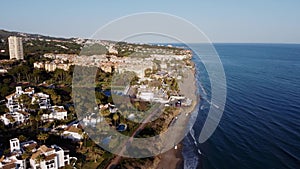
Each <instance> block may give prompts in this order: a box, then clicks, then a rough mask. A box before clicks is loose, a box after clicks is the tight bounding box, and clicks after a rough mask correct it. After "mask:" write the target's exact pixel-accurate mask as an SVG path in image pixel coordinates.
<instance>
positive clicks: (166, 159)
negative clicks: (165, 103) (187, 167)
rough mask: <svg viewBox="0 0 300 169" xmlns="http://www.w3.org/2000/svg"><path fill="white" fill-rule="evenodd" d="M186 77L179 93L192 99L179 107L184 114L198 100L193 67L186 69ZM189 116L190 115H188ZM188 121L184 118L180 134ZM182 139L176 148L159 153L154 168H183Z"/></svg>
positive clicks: (193, 108) (188, 112)
mask: <svg viewBox="0 0 300 169" xmlns="http://www.w3.org/2000/svg"><path fill="white" fill-rule="evenodd" d="M187 71H188V73H187V76H188V77H187V79H186V80H185V81H184V82H180V83H179V86H180V91H181V93H184V94H185V95H186V96H187V97H188V98H190V99H192V100H193V102H192V105H191V106H189V107H184V108H181V110H180V113H184V114H189V115H190V114H191V113H192V112H193V111H195V109H196V107H197V104H198V103H199V101H200V96H199V95H198V92H197V84H196V76H195V73H196V72H195V68H192V69H188V70H187ZM188 117H190V116H188ZM189 121H190V118H186V119H184V124H185V127H184V128H183V130H181V131H179V132H180V133H181V134H184V132H185V130H186V127H187V126H188V123H189ZM183 146H184V144H183V140H182V141H181V142H180V143H179V144H178V145H177V149H176V150H175V149H174V148H172V149H171V150H168V151H167V152H165V153H163V154H161V155H159V159H160V161H159V163H158V165H157V167H156V168H158V169H163V168H168V169H183V168H184V157H183V152H182V151H183Z"/></svg>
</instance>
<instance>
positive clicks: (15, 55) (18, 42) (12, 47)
mask: <svg viewBox="0 0 300 169" xmlns="http://www.w3.org/2000/svg"><path fill="white" fill-rule="evenodd" d="M8 45H9V56H10V59H17V60H22V59H24V53H23V43H22V38H21V37H16V36H10V37H8Z"/></svg>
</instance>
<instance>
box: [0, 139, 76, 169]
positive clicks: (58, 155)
mask: <svg viewBox="0 0 300 169" xmlns="http://www.w3.org/2000/svg"><path fill="white" fill-rule="evenodd" d="M9 142H10V150H11V155H10V156H8V157H4V156H3V157H2V159H1V160H0V168H3V169H15V168H17V169H26V168H32V169H37V168H40V169H58V168H61V167H64V166H66V165H69V164H70V156H69V150H63V149H62V148H61V147H59V146H57V145H52V146H51V147H47V146H45V145H42V146H40V147H38V146H37V143H36V141H33V140H31V141H27V142H23V143H21V144H20V142H19V139H17V138H13V139H11V140H10V141H9ZM28 148H29V149H30V151H31V153H32V155H31V157H30V159H23V158H22V154H23V153H24V152H25V150H26V149H27V150H28ZM27 162H29V163H27ZM27 165H28V166H27ZM29 165H30V166H29Z"/></svg>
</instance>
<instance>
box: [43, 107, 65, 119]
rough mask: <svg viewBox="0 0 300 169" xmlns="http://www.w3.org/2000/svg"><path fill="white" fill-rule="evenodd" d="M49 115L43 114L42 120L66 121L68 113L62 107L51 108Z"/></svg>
mask: <svg viewBox="0 0 300 169" xmlns="http://www.w3.org/2000/svg"><path fill="white" fill-rule="evenodd" d="M51 111H52V112H51V113H50V114H43V116H42V119H43V120H50V121H51V120H54V119H56V120H65V119H67V116H68V112H67V110H65V108H64V106H52V108H51Z"/></svg>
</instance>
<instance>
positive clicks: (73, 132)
mask: <svg viewBox="0 0 300 169" xmlns="http://www.w3.org/2000/svg"><path fill="white" fill-rule="evenodd" d="M62 136H63V137H64V138H65V139H71V140H73V141H79V140H81V139H83V131H82V129H81V128H80V127H79V126H78V124H73V125H72V126H69V127H67V128H65V131H64V132H63V133H62Z"/></svg>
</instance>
